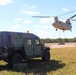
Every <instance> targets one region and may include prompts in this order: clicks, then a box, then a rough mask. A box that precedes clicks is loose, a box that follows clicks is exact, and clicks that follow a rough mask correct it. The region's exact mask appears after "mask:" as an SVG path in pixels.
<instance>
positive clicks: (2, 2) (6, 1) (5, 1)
mask: <svg viewBox="0 0 76 75" xmlns="http://www.w3.org/2000/svg"><path fill="white" fill-rule="evenodd" d="M10 3H12V0H0V5H7V4H10Z"/></svg>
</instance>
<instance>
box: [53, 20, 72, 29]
mask: <svg viewBox="0 0 76 75" xmlns="http://www.w3.org/2000/svg"><path fill="white" fill-rule="evenodd" d="M52 25H53V26H54V27H55V28H57V29H61V30H71V28H72V26H71V24H68V23H64V22H62V21H56V22H54V23H52Z"/></svg>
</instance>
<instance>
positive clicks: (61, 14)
mask: <svg viewBox="0 0 76 75" xmlns="http://www.w3.org/2000/svg"><path fill="white" fill-rule="evenodd" d="M72 12H75V11H70V12H67V13H65V14H61V15H58V16H63V15H66V14H69V13H72Z"/></svg>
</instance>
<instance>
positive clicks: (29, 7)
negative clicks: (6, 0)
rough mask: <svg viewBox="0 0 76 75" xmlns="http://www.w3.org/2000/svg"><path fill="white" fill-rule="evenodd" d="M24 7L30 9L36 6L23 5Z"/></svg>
mask: <svg viewBox="0 0 76 75" xmlns="http://www.w3.org/2000/svg"><path fill="white" fill-rule="evenodd" d="M24 7H27V8H28V9H32V8H36V7H37V6H28V5H24Z"/></svg>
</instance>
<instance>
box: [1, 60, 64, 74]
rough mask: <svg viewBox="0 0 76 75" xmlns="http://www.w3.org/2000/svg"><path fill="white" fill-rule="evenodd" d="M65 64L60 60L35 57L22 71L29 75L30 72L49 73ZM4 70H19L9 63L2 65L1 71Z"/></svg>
mask: <svg viewBox="0 0 76 75" xmlns="http://www.w3.org/2000/svg"><path fill="white" fill-rule="evenodd" d="M64 66H65V64H64V63H62V62H61V61H58V60H50V61H42V60H40V59H37V60H36V59H35V60H34V59H33V60H29V61H28V67H27V68H26V69H24V70H20V71H22V72H23V73H25V75H29V73H32V74H33V75H47V72H51V71H56V70H58V69H60V68H63V67H64ZM3 70H6V71H14V72H18V71H16V70H13V69H11V68H9V67H8V65H7V64H6V65H0V71H3Z"/></svg>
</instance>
